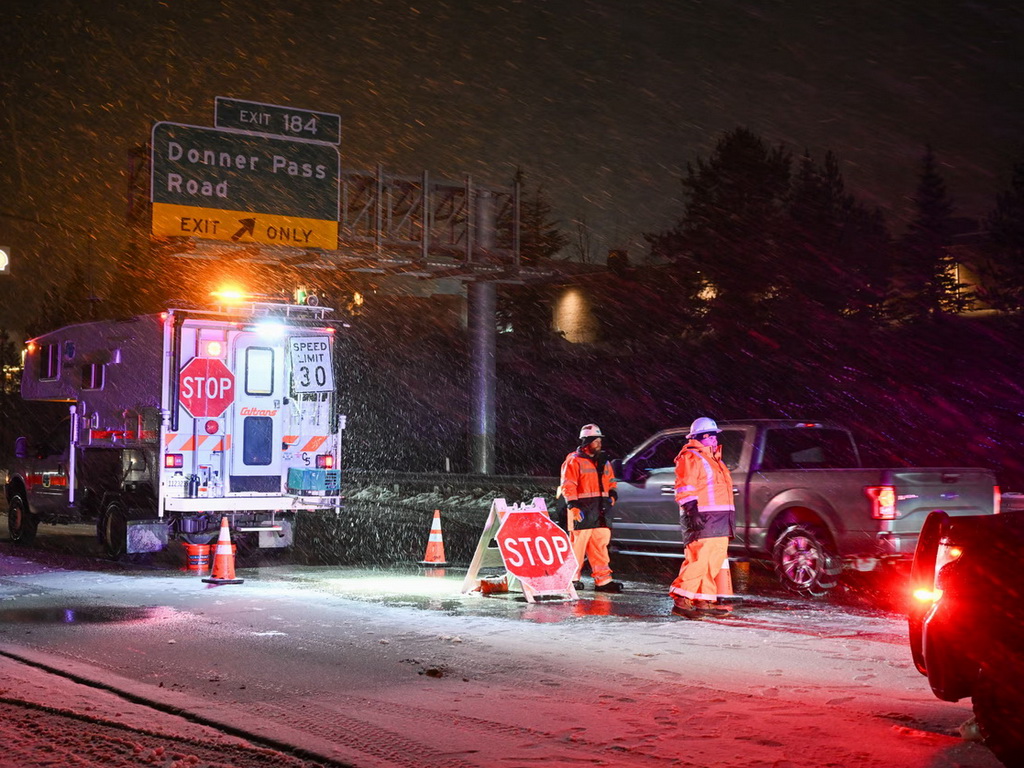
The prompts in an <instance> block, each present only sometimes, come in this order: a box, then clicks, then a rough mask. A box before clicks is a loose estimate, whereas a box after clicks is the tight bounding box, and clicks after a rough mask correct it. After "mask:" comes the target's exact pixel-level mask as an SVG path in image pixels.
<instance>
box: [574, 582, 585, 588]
mask: <svg viewBox="0 0 1024 768" xmlns="http://www.w3.org/2000/svg"><path fill="white" fill-rule="evenodd" d="M572 585H573V587H574V588H576V589H583V582H582V581H574V582H573V583H572Z"/></svg>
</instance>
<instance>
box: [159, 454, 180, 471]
mask: <svg viewBox="0 0 1024 768" xmlns="http://www.w3.org/2000/svg"><path fill="white" fill-rule="evenodd" d="M184 465H185V460H184V457H183V456H182V455H181V454H180V453H168V454H166V455H165V456H164V466H165V467H167V468H168V469H181V467H183V466H184Z"/></svg>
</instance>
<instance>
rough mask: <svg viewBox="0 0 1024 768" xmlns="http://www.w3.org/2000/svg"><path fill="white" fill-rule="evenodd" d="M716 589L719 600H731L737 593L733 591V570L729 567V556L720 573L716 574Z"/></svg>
mask: <svg viewBox="0 0 1024 768" xmlns="http://www.w3.org/2000/svg"><path fill="white" fill-rule="evenodd" d="M715 591H716V592H717V593H718V599H719V600H730V599H732V598H734V597H736V595H735V594H734V593H733V591H732V571H730V569H729V558H728V557H727V558H725V562H723V563H722V567H721V569H720V570H719V571H718V575H717V576H715Z"/></svg>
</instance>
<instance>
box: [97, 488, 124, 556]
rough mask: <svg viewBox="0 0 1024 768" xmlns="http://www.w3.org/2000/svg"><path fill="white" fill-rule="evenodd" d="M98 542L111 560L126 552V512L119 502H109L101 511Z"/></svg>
mask: <svg viewBox="0 0 1024 768" xmlns="http://www.w3.org/2000/svg"><path fill="white" fill-rule="evenodd" d="M99 534H100V541H101V542H102V543H103V549H104V550H105V551H106V553H107V555H109V556H110V558H111V559H113V560H118V559H120V558H121V557H123V556H124V555H125V553H126V552H127V551H128V511H127V510H126V509H125V508H124V504H122V503H121V502H120V501H111V502H110V503H109V504H107V506H106V507H104V509H103V514H102V515H101V516H100V521H99Z"/></svg>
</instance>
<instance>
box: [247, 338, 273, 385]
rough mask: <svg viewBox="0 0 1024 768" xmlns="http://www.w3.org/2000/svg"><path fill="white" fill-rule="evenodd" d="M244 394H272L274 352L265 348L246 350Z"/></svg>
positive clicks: (248, 348)
mask: <svg viewBox="0 0 1024 768" xmlns="http://www.w3.org/2000/svg"><path fill="white" fill-rule="evenodd" d="M245 394H247V395H272V394H274V350H272V349H267V348H265V347H247V348H246V350H245Z"/></svg>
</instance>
